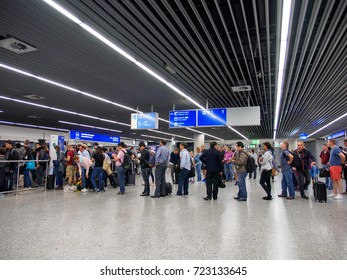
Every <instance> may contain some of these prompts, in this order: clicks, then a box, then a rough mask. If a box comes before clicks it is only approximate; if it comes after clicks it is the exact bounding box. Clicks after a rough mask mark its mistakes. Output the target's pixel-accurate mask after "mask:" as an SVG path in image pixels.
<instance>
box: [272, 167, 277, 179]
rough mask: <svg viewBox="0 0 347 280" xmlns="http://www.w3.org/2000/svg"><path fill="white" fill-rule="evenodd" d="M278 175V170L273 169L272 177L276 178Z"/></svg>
mask: <svg viewBox="0 0 347 280" xmlns="http://www.w3.org/2000/svg"><path fill="white" fill-rule="evenodd" d="M276 175H277V170H276V168H272V169H271V176H272V177H275V176H276Z"/></svg>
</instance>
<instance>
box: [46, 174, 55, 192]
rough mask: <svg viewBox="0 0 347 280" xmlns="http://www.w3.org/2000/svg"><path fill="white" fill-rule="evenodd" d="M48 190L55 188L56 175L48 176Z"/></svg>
mask: <svg viewBox="0 0 347 280" xmlns="http://www.w3.org/2000/svg"><path fill="white" fill-rule="evenodd" d="M46 188H47V190H52V189H53V188H54V175H48V176H47V185H46Z"/></svg>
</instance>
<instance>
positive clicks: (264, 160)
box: [259, 142, 273, 200]
mask: <svg viewBox="0 0 347 280" xmlns="http://www.w3.org/2000/svg"><path fill="white" fill-rule="evenodd" d="M270 149H271V144H270V143H269V142H265V143H264V144H263V150H264V154H263V156H262V157H261V158H260V159H259V163H260V165H261V167H260V172H261V177H260V182H259V183H260V185H261V186H262V187H263V189H264V190H265V192H266V196H264V197H263V199H264V200H272V195H271V183H270V178H271V173H272V167H273V166H272V160H273V156H272V152H271V150H270Z"/></svg>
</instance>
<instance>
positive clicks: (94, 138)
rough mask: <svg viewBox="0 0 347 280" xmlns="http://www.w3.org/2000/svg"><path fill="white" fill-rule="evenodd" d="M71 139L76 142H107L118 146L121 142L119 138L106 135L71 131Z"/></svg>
mask: <svg viewBox="0 0 347 280" xmlns="http://www.w3.org/2000/svg"><path fill="white" fill-rule="evenodd" d="M70 139H74V140H84V141H91V142H107V143H115V144H118V143H119V142H120V137H119V136H110V135H104V134H96V133H93V132H82V131H75V130H70Z"/></svg>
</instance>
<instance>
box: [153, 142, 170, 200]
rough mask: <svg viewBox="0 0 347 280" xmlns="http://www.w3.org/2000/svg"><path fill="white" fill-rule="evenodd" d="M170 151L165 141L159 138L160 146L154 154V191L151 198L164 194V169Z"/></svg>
mask: <svg viewBox="0 0 347 280" xmlns="http://www.w3.org/2000/svg"><path fill="white" fill-rule="evenodd" d="M169 156H170V151H169V149H168V148H167V147H166V141H165V140H160V147H159V149H158V151H157V154H156V156H155V166H156V169H155V192H154V195H152V198H156V197H158V198H159V197H161V196H165V195H166V180H165V171H166V168H167V163H168V161H169Z"/></svg>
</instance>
